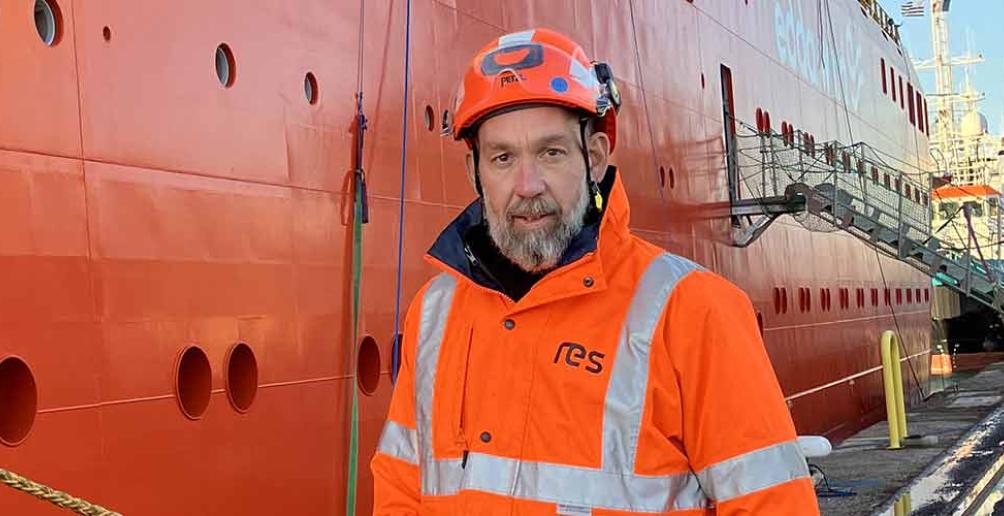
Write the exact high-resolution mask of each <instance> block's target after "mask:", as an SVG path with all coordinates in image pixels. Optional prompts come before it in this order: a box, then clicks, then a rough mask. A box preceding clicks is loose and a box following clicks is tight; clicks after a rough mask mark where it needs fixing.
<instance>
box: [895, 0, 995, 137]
mask: <svg viewBox="0 0 1004 516" xmlns="http://www.w3.org/2000/svg"><path fill="white" fill-rule="evenodd" d="M879 3H880V4H881V5H882V7H884V8H885V10H886V11H887V12H888V13H889V14H890V15H891V16H892V17H893V18H894V19H895V20H896V21H897V23H902V24H903V26H902V27H900V35H901V37H902V38H903V43H904V46H905V47H906V49H907V52H909V54H910V56H911V57H913V59H914V60H920V59H929V58H930V57H931V19H930V17H929V16H928V15H929V14H930V0H924V3H925V4H927V7H926V11H925V16H924V17H923V18H903V16H902V15H901V14H900V6H901V5H902V4H903V0H879ZM948 25H949V31H950V33H951V34H950V38H951V46H952V52H953V53H954V54H955V55H959V54H963V53H965V51H966V44H967V42H969V41H971V42H972V52H973V53H974V54H977V53H982V54H983V58H984V59H985V61H984V62H983V63H982V64H978V65H973V67H972V70H971V74H972V80H973V86H974V88H976V89H977V90H978V91H982V92H984V93H986V100H984V101H983V102H982V103H981V105H980V111H982V112H983V114H984V115H985V116H986V117H987V121H988V122H989V123H990V132H991V133H992V134H1001V133H1002V132H1004V30H1002V29H1004V0H952V3H951V10H950V11H949V16H948ZM918 73H919V74H920V77H921V82H923V84H924V91H927V92H932V91H933V90H934V72H933V71H923V72H918ZM953 78H954V81H955V90H956V91H960V90H961V89H962V87H963V85H964V84H965V82H964V80H965V79H964V78H965V74H964V68H962V67H957V68H956V69H955V72H954V75H953Z"/></svg>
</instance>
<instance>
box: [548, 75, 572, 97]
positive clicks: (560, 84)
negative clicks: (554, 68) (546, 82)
mask: <svg viewBox="0 0 1004 516" xmlns="http://www.w3.org/2000/svg"><path fill="white" fill-rule="evenodd" d="M551 89H552V90H554V91H556V92H558V93H564V92H566V91H568V81H566V80H565V79H563V78H561V77H555V78H553V79H551Z"/></svg>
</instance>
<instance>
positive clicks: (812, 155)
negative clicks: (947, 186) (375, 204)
mask: <svg viewBox="0 0 1004 516" xmlns="http://www.w3.org/2000/svg"><path fill="white" fill-rule="evenodd" d="M736 127H737V131H736V132H737V134H736V142H737V143H736V150H737V168H738V176H739V185H738V189H739V192H740V195H739V197H740V198H770V197H774V196H783V195H785V194H786V193H789V187H791V186H792V185H794V184H800V185H807V186H809V187H812V188H815V189H817V190H818V191H819V192H821V193H823V194H826V193H827V192H830V193H831V198H832V200H833V201H840V204H846V205H848V206H849V207H853V208H855V209H856V210H858V211H860V212H862V213H867V214H869V216H871V217H873V218H875V219H876V220H877V221H879V222H881V223H882V224H883V225H886V226H891V227H897V228H898V227H900V226H904V228H905V230H906V231H907V234H908V236H910V237H913V238H921V239H923V238H926V237H927V236H929V234H930V226H931V211H930V200H931V188H930V181H929V179H928V176H927V175H925V174H924V173H922V172H920V171H913V172H907V171H905V170H904V169H905V168H908V166H905V165H904V164H900V166H901V167H903V168H900V167H896V166H893V164H892V163H890V162H891V161H893V160H892V158H891V157H889V156H886V155H884V154H883V153H881V152H879V151H877V150H875V149H873V148H872V147H870V146H868V145H866V144H864V143H857V144H852V145H844V144H841V143H840V142H838V141H827V142H821V143H817V142H815V138H814V136H812V135H811V134H809V133H807V132H805V131H802V130H798V129H786V130H785V131H784V132H783V133H777V132H774V131H772V130H769V129H761V130H758V129H757V128H754V127H752V126H749V125H747V124H745V123H737V126H736ZM837 195H839V196H840V198H839V199H837V198H836V196H837Z"/></svg>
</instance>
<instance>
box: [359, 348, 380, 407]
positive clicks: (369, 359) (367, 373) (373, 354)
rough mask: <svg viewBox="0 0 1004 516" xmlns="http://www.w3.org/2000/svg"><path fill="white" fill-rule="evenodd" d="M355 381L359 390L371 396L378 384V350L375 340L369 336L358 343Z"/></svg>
mask: <svg viewBox="0 0 1004 516" xmlns="http://www.w3.org/2000/svg"><path fill="white" fill-rule="evenodd" d="M356 380H357V381H358V384H359V390H361V391H363V394H365V395H367V396H371V395H372V394H373V393H374V392H376V389H377V386H378V385H379V384H380V349H379V348H378V347H377V344H376V340H375V339H373V337H370V336H369V335H367V336H365V337H363V340H362V341H361V342H360V343H359V355H358V356H357V357H356Z"/></svg>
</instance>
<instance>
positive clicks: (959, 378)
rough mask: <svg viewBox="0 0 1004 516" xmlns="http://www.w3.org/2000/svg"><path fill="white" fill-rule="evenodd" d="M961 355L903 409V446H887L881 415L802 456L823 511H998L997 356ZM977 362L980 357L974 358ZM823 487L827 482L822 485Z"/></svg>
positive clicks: (1001, 387)
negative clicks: (823, 451)
mask: <svg viewBox="0 0 1004 516" xmlns="http://www.w3.org/2000/svg"><path fill="white" fill-rule="evenodd" d="M1001 360H1002V357H1001V356H1000V354H994V355H985V356H982V357H966V358H965V359H963V360H961V362H964V363H967V362H968V363H969V367H965V368H963V370H961V371H960V370H956V373H955V374H953V375H952V376H951V377H948V378H946V379H944V380H942V379H941V378H932V380H931V381H930V383H929V385H928V386H925V391H928V390H935V391H938V392H935V393H934V394H931V395H930V396H929V397H928V399H927V400H926V401H924V402H922V403H919V404H916V405H914V406H913V407H910V408H909V409H908V410H907V419H908V426H909V433H910V435H911V438H910V439H908V440H907V442H906V445H905V447H904V448H902V449H899V450H889V449H888V447H889V437H888V436H889V427H888V424H887V423H886V421H881V422H879V423H877V424H875V425H873V426H871V427H869V428H867V429H865V430H863V431H862V432H860V433H858V434H857V435H855V436H854V437H852V438H850V439H848V440H846V441H844V442H843V443H841V445H840V446H838V447H836V448H835V449H834V450H833V453H831V454H830V455H829V456H827V457H822V458H818V459H812V460H810V463H811V464H813V465H816V466H818V470H817V472H816V476H817V477H818V476H819V474H818V471H819V470H821V471H822V472H823V473H825V482H821V483H820V484H819V485H818V486H817V492H819V493H820V498H819V504H820V509H821V511H822V514H823V515H825V516H852V515H853V516H860V515H870V514H874V515H885V514H889V515H890V516H900V515H903V514H915V515H921V514H923V515H932V516H933V515H952V514H958V515H964V516H968V515H970V514H973V515H984V514H1001V515H1004V502H1001V501H1000V500H1001V498H1002V497H1004V480H1002V476H1004V468H1002V466H1004V404H1002V400H1004V361H1001ZM981 361H982V363H981ZM827 486H828V487H827Z"/></svg>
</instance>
